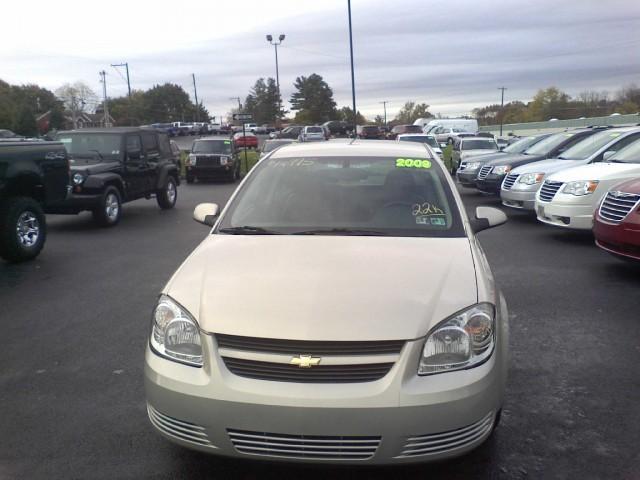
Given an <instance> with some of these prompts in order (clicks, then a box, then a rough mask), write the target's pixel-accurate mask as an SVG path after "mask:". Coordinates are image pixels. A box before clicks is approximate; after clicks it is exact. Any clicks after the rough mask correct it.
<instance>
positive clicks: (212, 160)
mask: <svg viewBox="0 0 640 480" xmlns="http://www.w3.org/2000/svg"><path fill="white" fill-rule="evenodd" d="M219 166H220V157H219V156H218V157H211V156H207V155H197V156H196V167H219Z"/></svg>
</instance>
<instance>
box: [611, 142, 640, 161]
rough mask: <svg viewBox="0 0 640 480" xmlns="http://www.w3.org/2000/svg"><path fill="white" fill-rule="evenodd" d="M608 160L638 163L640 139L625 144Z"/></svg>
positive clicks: (639, 159)
mask: <svg viewBox="0 0 640 480" xmlns="http://www.w3.org/2000/svg"><path fill="white" fill-rule="evenodd" d="M607 161H608V162H617V163H640V140H636V141H635V142H633V143H631V144H629V145H627V146H626V147H624V148H622V149H620V150H619V151H618V152H616V153H615V154H614V155H613V156H612V157H611V158H610V159H609V160H607Z"/></svg>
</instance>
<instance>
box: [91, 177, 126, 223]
mask: <svg viewBox="0 0 640 480" xmlns="http://www.w3.org/2000/svg"><path fill="white" fill-rule="evenodd" d="M121 216H122V198H121V197H120V192H119V191H118V189H117V188H116V187H114V186H108V187H107V188H106V189H105V191H104V193H103V194H102V198H101V199H100V204H99V205H98V207H96V208H95V209H94V210H93V219H94V220H95V222H96V223H97V224H98V225H100V226H101V227H113V226H114V225H116V224H117V223H118V222H119V221H120V217H121Z"/></svg>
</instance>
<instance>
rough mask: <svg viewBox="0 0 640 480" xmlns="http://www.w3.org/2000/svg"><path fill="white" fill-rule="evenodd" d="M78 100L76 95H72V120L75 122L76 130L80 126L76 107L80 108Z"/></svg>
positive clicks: (74, 127)
mask: <svg viewBox="0 0 640 480" xmlns="http://www.w3.org/2000/svg"><path fill="white" fill-rule="evenodd" d="M77 101H78V99H77V98H76V96H75V95H71V122H72V123H73V129H74V130H75V129H77V128H78V118H77V116H76V109H77V108H78V104H77Z"/></svg>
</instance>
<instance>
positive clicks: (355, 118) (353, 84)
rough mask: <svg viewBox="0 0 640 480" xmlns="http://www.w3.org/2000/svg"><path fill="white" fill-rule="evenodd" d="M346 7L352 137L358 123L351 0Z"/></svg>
mask: <svg viewBox="0 0 640 480" xmlns="http://www.w3.org/2000/svg"><path fill="white" fill-rule="evenodd" d="M347 9H348V11H349V50H350V52H351V96H352V100H353V138H355V135H356V124H357V123H358V113H357V110H356V80H355V74H354V70H353V32H352V29H351V0H347Z"/></svg>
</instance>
